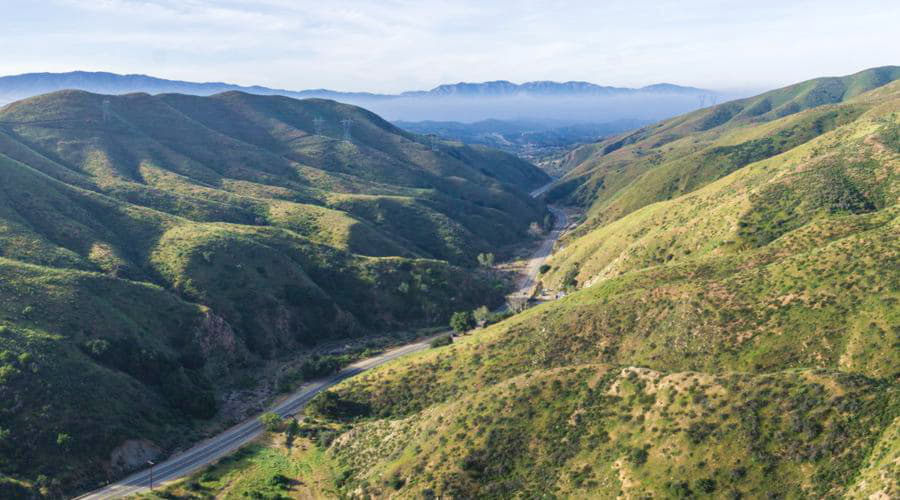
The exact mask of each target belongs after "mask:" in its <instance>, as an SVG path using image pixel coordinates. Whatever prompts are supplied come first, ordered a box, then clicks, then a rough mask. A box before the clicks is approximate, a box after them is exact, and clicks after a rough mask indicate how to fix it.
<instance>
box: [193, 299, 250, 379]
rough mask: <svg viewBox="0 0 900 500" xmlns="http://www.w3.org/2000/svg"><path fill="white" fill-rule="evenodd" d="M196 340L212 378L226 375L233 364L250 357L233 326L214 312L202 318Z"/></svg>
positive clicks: (205, 314) (195, 334)
mask: <svg viewBox="0 0 900 500" xmlns="http://www.w3.org/2000/svg"><path fill="white" fill-rule="evenodd" d="M194 340H195V341H196V342H197V346H198V347H199V348H200V353H201V354H202V355H203V358H204V359H205V360H206V371H207V373H209V375H210V376H216V375H222V374H224V373H225V372H227V371H228V369H229V367H230V366H231V365H232V364H233V363H236V362H240V361H243V360H245V359H246V358H247V356H248V351H247V347H246V346H245V345H244V342H243V341H242V340H241V339H240V338H238V336H237V335H236V334H235V333H234V329H233V328H232V327H231V325H230V324H228V322H227V321H225V319H224V318H222V317H221V316H219V315H217V314H215V313H214V312H212V311H206V312H205V313H204V314H203V315H202V316H201V318H200V321H199V325H198V326H197V328H196V330H195V331H194Z"/></svg>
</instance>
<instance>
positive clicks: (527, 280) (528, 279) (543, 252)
mask: <svg viewBox="0 0 900 500" xmlns="http://www.w3.org/2000/svg"><path fill="white" fill-rule="evenodd" d="M547 208H549V209H550V211H551V212H553V215H554V216H556V224H554V226H553V230H551V231H550V234H548V235H547V237H546V238H545V239H544V241H543V242H541V246H540V247H538V249H537V250H535V252H534V253H533V254H532V255H531V257H530V258H529V259H528V262H527V263H526V264H525V273H524V276H523V277H522V279H521V280H519V283H518V286H517V289H518V291H516V293H514V294H513V296H514V297H521V298H528V297H530V296H531V293H532V290H534V285H535V284H536V283H537V278H538V275H539V274H540V272H541V266H542V265H544V262H545V261H546V260H547V257H549V256H550V254H551V253H553V246H554V245H556V240H558V239H559V236H560V235H561V234H562V232H563V231H564V230H565V229H566V226H567V225H568V223H569V221H568V218H567V217H566V213H565V212H563V211H562V210H560V209H558V208H555V207H547Z"/></svg>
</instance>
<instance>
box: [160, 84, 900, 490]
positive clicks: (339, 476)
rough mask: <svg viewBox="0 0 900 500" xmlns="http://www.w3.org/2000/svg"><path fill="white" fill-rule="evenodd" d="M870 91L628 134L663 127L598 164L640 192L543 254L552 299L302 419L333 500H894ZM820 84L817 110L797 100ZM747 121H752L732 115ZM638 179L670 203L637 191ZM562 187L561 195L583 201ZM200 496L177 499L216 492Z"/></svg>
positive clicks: (893, 199) (889, 98)
mask: <svg viewBox="0 0 900 500" xmlns="http://www.w3.org/2000/svg"><path fill="white" fill-rule="evenodd" d="M891 71H893V70H872V71H869V72H863V73H861V74H860V75H855V76H854V77H848V78H846V79H837V80H835V79H824V80H815V81H813V83H806V84H801V85H799V86H794V87H789V88H788V89H786V90H782V91H775V92H773V93H769V94H766V95H767V96H769V97H768V98H769V99H771V100H772V102H773V105H772V110H778V109H787V108H783V106H784V105H785V103H789V102H797V103H801V102H807V103H816V104H820V101H821V100H822V99H819V98H816V99H813V98H812V97H809V96H813V95H817V96H821V95H827V96H831V97H833V98H834V99H836V101H839V103H837V104H829V105H817V106H814V107H813V106H807V108H808V109H805V110H798V111H797V112H794V113H783V114H784V116H781V117H777V116H775V115H774V114H773V115H769V116H766V117H765V119H760V120H756V119H749V118H748V119H743V118H740V117H738V118H735V119H734V120H733V121H730V122H729V123H728V125H727V126H724V127H725V128H722V129H721V130H719V131H715V128H714V127H713V128H708V127H699V126H695V125H696V124H698V123H700V122H701V121H702V119H703V117H709V116H712V113H715V112H716V111H715V110H714V109H713V110H704V111H701V112H697V113H693V114H690V115H686V116H685V117H680V118H676V119H674V120H672V121H669V122H664V123H663V124H661V125H658V126H656V127H651V128H649V129H647V130H653V129H655V128H663V127H667V126H675V124H683V125H684V128H682V129H681V132H679V133H680V134H681V135H680V137H679V138H675V139H674V140H673V141H674V142H671V143H670V144H671V146H670V147H671V148H672V151H673V152H672V155H673V156H672V158H671V160H670V161H668V162H667V161H665V159H663V160H661V161H660V162H658V164H656V166H655V167H654V169H649V168H650V167H649V166H648V165H646V164H643V163H642V162H643V161H646V160H645V159H643V158H642V157H638V156H637V153H636V151H637V146H635V147H631V146H623V147H622V148H620V149H619V150H626V149H627V150H628V151H629V152H628V153H627V154H628V155H629V156H627V157H621V158H619V160H618V161H620V163H617V164H613V163H609V164H608V166H609V168H610V170H609V171H610V172H612V171H616V172H617V173H621V174H622V176H623V177H620V179H624V178H625V176H627V175H631V174H627V172H629V170H630V169H644V173H643V174H641V175H634V177H633V178H634V179H635V180H633V181H631V182H630V183H624V182H623V184H622V186H621V187H619V188H618V189H619V191H618V193H617V194H615V195H611V196H610V197H608V198H607V197H605V196H606V195H603V194H601V195H598V196H597V197H596V198H595V201H592V203H593V207H592V208H591V212H590V218H589V219H588V223H587V224H586V225H585V226H584V227H582V228H581V229H580V230H579V231H577V232H576V233H575V234H574V235H572V236H570V237H569V238H568V239H567V240H566V241H564V244H563V245H562V248H561V249H560V250H559V251H558V252H557V253H556V254H555V255H554V256H553V257H552V259H551V264H552V267H551V269H550V270H549V271H548V272H547V273H546V274H545V275H544V276H543V281H544V284H545V286H546V287H547V288H551V289H558V290H559V289H565V290H568V291H569V294H568V295H567V296H566V297H564V298H562V299H560V300H557V301H554V302H551V303H547V304H544V305H541V306H538V307H535V308H533V309H530V310H528V311H526V312H524V313H522V314H518V315H516V316H514V317H512V318H510V319H508V320H506V321H504V322H501V323H498V324H496V325H492V326H490V327H489V328H487V329H486V330H483V331H478V332H476V333H475V334H473V335H471V336H467V337H463V338H461V339H459V340H457V341H456V342H454V343H453V344H452V345H450V346H446V347H441V348H436V349H432V350H430V351H427V352H422V353H419V354H416V355H412V356H409V357H407V358H404V359H402V360H400V361H398V362H395V363H391V364H387V365H384V366H382V367H379V368H377V369H375V370H373V371H370V372H366V373H365V374H363V375H360V376H358V377H355V378H353V379H350V380H348V381H345V382H343V383H342V384H340V385H338V386H336V387H335V388H333V389H331V390H329V391H328V392H326V393H323V394H321V395H320V396H318V397H317V399H315V400H314V401H313V403H312V405H311V407H310V408H309V411H308V414H309V416H310V417H311V419H310V421H309V422H308V423H307V424H305V425H306V427H307V429H308V432H310V433H311V434H312V435H313V436H315V437H317V438H318V439H319V448H317V450H321V449H325V450H327V452H326V456H327V458H328V460H329V462H328V463H327V464H326V465H323V466H322V467H325V468H328V469H329V470H330V471H331V474H332V477H334V478H335V479H334V485H333V488H335V489H336V491H338V492H340V493H342V494H347V495H351V496H353V495H355V496H365V495H367V494H368V495H371V496H372V497H374V498H387V497H391V498H441V497H444V498H511V497H528V496H539V497H546V498H572V497H575V498H616V497H624V498H648V497H653V498H842V497H845V498H892V497H895V496H897V494H898V491H900V490H898V483H897V477H898V476H897V463H898V461H900V456H898V453H900V446H898V441H897V436H898V434H897V432H898V431H897V422H898V421H900V399H898V395H900V393H898V385H897V381H898V376H900V371H898V368H897V367H898V366H900V307H898V303H900V272H898V270H900V240H898V235H900V226H898V224H900V220H898V204H897V201H898V197H900V142H898V138H900V82H896V81H895V82H892V83H885V81H886V79H889V78H888V77H885V76H884V75H888V76H889V77H891V78H893V77H894V76H896V71H893V73H892V72H891ZM829 82H831V83H829ZM834 82H839V83H841V85H843V86H844V87H843V88H844V90H843V91H841V92H840V96H838V97H840V99H838V97H835V96H836V95H837V93H836V91H835V92H834V93H823V92H820V91H818V90H815V89H821V88H826V87H827V88H831V87H830V86H832V85H835V84H834ZM823 86H824V87H823ZM873 87H878V88H874V89H873ZM867 89H871V90H867ZM814 90H815V91H814ZM865 90H867V91H865ZM774 96H781V98H782V100H775V97H774ZM788 96H793V97H790V98H788ZM750 102H761V101H759V98H756V100H754V99H750V100H746V101H739V103H743V104H740V106H747V105H748V104H747V103H750ZM779 103H780V104H779ZM776 104H777V105H776ZM723 106H728V104H726V105H723ZM766 113H768V111H767V112H765V113H757V114H756V115H755V116H756V117H759V116H763V115H765V114H766ZM776 114H777V113H776ZM737 115H738V112H736V113H735V116H737ZM691 123H692V124H694V125H688V124H691ZM723 123H724V122H723ZM720 126H723V125H722V124H720ZM714 131H715V132H714ZM642 133H643V132H642ZM710 134H718V135H716V136H715V137H713V136H712V135H710ZM658 139H659V138H658V137H657V139H655V140H658ZM717 141H718V142H717ZM754 141H758V142H754ZM748 144H750V145H748ZM758 144H762V145H763V146H759V147H761V148H762V150H763V151H765V154H761V153H758V151H757V149H756V147H757V146H756V145H758ZM643 147H649V146H647V145H645V146H643ZM658 147H659V148H662V150H661V152H660V154H665V153H664V152H667V151H668V149H666V147H665V146H658ZM770 147H771V149H770ZM678 148H682V149H683V151H688V150H692V151H693V153H688V154H685V155H682V156H679V155H678V154H676V151H678ZM717 148H719V149H717ZM722 148H724V149H722ZM728 148H737V149H728ZM611 154H615V153H611ZM603 161H606V160H603ZM614 165H618V167H615V166H614ZM616 169H618V170H616ZM705 169H706V170H705ZM657 171H659V172H661V173H660V174H658V175H663V174H665V175H667V176H674V177H671V178H681V179H684V180H685V184H684V186H685V187H683V188H678V189H673V190H672V191H671V192H669V194H667V195H666V196H661V195H659V192H658V191H656V189H657V188H658V187H659V184H655V183H654V182H655V181H653V179H655V177H653V175H657V174H655V172H657ZM697 172H701V173H702V175H701V174H697ZM704 172H706V173H704ZM709 172H713V173H709ZM695 174H696V175H695ZM572 179H576V178H575V177H573V178H572ZM580 182H582V183H583V184H578V185H577V187H576V188H575V189H572V190H571V193H572V196H576V197H577V196H578V193H587V192H589V191H590V190H591V189H593V187H595V186H596V185H595V186H593V187H592V186H591V182H593V181H591V180H590V178H588V177H583V178H581V179H580ZM645 188H646V191H644V192H643V193H644V194H643V195H641V196H638V194H639V193H640V190H641V189H645ZM557 193H558V191H557ZM635 193H637V194H635ZM648 193H649V194H648ZM551 196H552V195H551ZM592 196H593V195H592ZM656 198H659V199H656ZM588 199H590V197H589V198H585V200H588ZM626 199H627V200H632V201H629V204H625V202H624V200H626ZM620 202H621V203H622V204H621V205H617V203H620ZM335 432H337V435H336V439H333V441H332V438H334V437H335V434H334V433H335ZM240 470H241V469H239V468H238V469H236V470H235V471H233V472H232V474H234V475H235V476H236V477H238V476H240ZM205 484H206V483H203V482H202V481H200V483H197V488H198V490H197V491H200V492H201V493H202V492H213V493H215V492H217V491H219V490H216V487H215V486H214V485H212V484H210V485H209V486H208V487H207V486H205ZM204 488H209V489H208V490H204ZM175 491H179V492H181V493H179V494H183V495H184V496H187V497H195V496H194V493H191V492H190V491H189V490H183V489H181V490H178V489H176V490H175Z"/></svg>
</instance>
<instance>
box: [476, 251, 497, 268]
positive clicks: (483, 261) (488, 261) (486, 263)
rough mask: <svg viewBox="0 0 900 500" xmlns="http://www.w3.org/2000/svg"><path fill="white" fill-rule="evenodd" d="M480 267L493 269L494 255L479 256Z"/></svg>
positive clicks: (484, 254) (481, 254)
mask: <svg viewBox="0 0 900 500" xmlns="http://www.w3.org/2000/svg"><path fill="white" fill-rule="evenodd" d="M478 265H480V266H481V267H493V266H494V254H492V253H480V254H478Z"/></svg>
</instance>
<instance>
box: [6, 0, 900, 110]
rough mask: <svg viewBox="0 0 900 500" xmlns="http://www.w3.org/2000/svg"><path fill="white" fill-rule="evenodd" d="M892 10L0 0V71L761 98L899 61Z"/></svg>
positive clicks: (397, 0) (834, 5)
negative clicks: (554, 83)
mask: <svg viewBox="0 0 900 500" xmlns="http://www.w3.org/2000/svg"><path fill="white" fill-rule="evenodd" d="M898 24H900V2H898V1H896V0H891V1H882V0H878V1H864V0H863V1H856V2H849V1H845V0H844V1H832V0H816V1H806V0H801V1H785V0H782V1H770V0H759V1H752V0H747V1H707V0H700V1H695V0H680V1H669V0H661V1H641V0H628V1H619V0H614V1H602V0H594V1H552V0H546V1H527V0H520V1H511V0H494V1H490V0H481V1H471V0H457V1H453V2H450V1H448V2H438V1H428V0H419V1H406V0H380V1H359V0H350V1H340V0H332V1H329V0H317V1H308V0H298V1H290V0H261V1H255V2H248V1H244V2H238V1H234V0H41V1H34V0H0V49H2V56H0V74H3V75H5V74H18V73H26V72H35V71H70V70H75V69H83V70H97V71H100V70H102V71H112V72H117V73H144V74H150V75H154V76H161V77H165V78H177V79H184V80H193V81H227V82H232V83H239V84H246V85H249V84H259V85H266V86H271V87H280V88H288V89H305V88H318V87H325V88H332V89H337V90H356V91H362V90H367V91H376V92H394V91H400V90H410V89H427V88H431V87H434V86H435V85H438V84H440V83H451V82H457V81H485V80H495V79H505V80H512V81H516V82H523V81H529V80H561V81H562V80H586V81H591V82H594V83H600V84H607V85H622V86H642V85H647V84H650V83H656V82H663V81H665V82H672V83H678V84H684V85H695V86H700V87H707V88H718V89H763V88H770V87H775V86H781V85H784V84H789V83H793V82H796V81H799V80H804V79H807V78H812V77H816V76H824V75H840V74H847V73H852V72H855V71H858V70H861V69H865V68H867V67H872V66H881V65H887V64H900V35H898Z"/></svg>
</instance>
